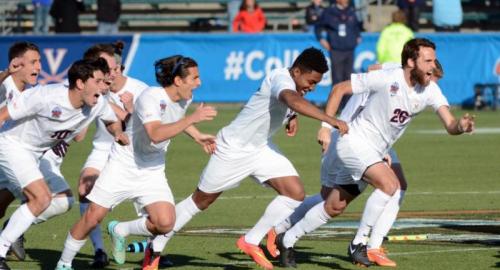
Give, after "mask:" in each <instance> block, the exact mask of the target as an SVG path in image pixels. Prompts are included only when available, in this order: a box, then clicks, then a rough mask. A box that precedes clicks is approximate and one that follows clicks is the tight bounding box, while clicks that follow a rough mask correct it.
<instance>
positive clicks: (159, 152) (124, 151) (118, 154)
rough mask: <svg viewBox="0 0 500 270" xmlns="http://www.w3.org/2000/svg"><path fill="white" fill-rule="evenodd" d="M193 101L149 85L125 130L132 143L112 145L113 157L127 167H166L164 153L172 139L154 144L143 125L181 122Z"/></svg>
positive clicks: (150, 168)
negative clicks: (175, 97) (157, 122)
mask: <svg viewBox="0 0 500 270" xmlns="http://www.w3.org/2000/svg"><path fill="white" fill-rule="evenodd" d="M189 104H191V100H188V101H185V100H184V101H183V100H181V101H179V102H174V101H172V100H171V99H170V97H169V96H168V95H167V93H166V92H165V89H163V88H161V87H149V88H147V89H146V90H144V91H143V92H142V94H141V95H140V96H139V98H138V99H137V101H136V103H135V106H134V113H133V114H132V118H131V119H130V121H129V123H128V125H127V130H126V133H127V135H128V137H129V139H130V141H131V143H130V144H129V145H126V146H122V145H119V144H117V143H114V144H113V147H112V150H111V156H110V159H113V160H115V159H116V160H118V161H119V162H121V163H122V164H124V166H131V167H133V168H136V167H137V168H140V169H149V170H156V169H161V168H164V166H165V152H166V151H167V147H168V145H169V143H170V140H166V141H163V142H161V143H158V144H155V143H153V142H152V141H151V140H150V139H149V136H148V135H147V133H146V130H145V129H144V124H146V123H149V122H153V121H161V123H162V124H169V123H174V122H177V121H179V120H180V119H181V118H183V117H184V115H185V114H186V110H187V108H188V107H189Z"/></svg>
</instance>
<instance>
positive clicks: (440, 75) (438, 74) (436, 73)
mask: <svg viewBox="0 0 500 270" xmlns="http://www.w3.org/2000/svg"><path fill="white" fill-rule="evenodd" d="M434 63H435V64H436V68H435V69H434V70H433V71H432V73H433V74H434V76H435V77H436V78H438V79H441V78H443V76H444V70H443V66H442V65H441V63H440V62H439V61H438V60H437V59H436V61H434Z"/></svg>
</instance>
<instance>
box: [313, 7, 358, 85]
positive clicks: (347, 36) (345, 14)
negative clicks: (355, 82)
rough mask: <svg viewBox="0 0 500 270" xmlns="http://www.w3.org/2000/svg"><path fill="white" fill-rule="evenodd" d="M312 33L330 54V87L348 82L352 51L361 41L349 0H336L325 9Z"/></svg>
mask: <svg viewBox="0 0 500 270" xmlns="http://www.w3.org/2000/svg"><path fill="white" fill-rule="evenodd" d="M314 32H315V34H316V38H317V39H318V40H319V42H320V43H321V46H323V48H325V49H326V50H328V51H329V52H330V60H331V62H330V63H331V67H332V85H335V84H337V83H339V82H342V81H345V80H349V79H350V76H351V73H352V72H353V63H354V49H355V48H356V46H357V45H358V43H359V42H360V41H361V35H360V29H359V22H358V19H357V18H356V14H355V12H354V8H353V7H352V6H349V0H337V2H336V4H335V5H331V6H330V7H328V8H326V9H325V10H324V11H323V14H322V15H321V17H320V19H319V21H318V23H317V24H316V28H315V30H314ZM324 32H326V37H325V36H324V35H323V33H324Z"/></svg>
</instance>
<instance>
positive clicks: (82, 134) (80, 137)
mask: <svg viewBox="0 0 500 270" xmlns="http://www.w3.org/2000/svg"><path fill="white" fill-rule="evenodd" d="M88 130H89V127H86V128H84V129H83V130H82V131H80V133H78V135H76V136H75V138H73V141H75V142H81V141H83V140H84V139H85V136H86V135H87V131H88Z"/></svg>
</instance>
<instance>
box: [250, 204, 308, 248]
mask: <svg viewBox="0 0 500 270" xmlns="http://www.w3.org/2000/svg"><path fill="white" fill-rule="evenodd" d="M300 203H301V201H297V200H294V199H292V198H290V197H286V196H282V195H278V196H277V197H276V198H274V200H272V201H271V203H269V205H268V206H267V208H266V211H264V215H262V217H261V218H260V219H259V221H257V223H256V224H255V226H253V228H252V229H250V231H249V232H247V234H246V235H245V241H246V242H247V243H249V244H252V245H256V246H257V245H259V243H260V241H261V240H262V238H264V236H265V235H266V234H267V232H268V231H269V230H270V229H271V228H272V227H273V226H274V225H276V224H278V223H279V222H281V221H283V220H284V219H285V218H287V217H288V216H290V214H291V213H292V212H293V210H294V209H295V208H297V206H299V205H300Z"/></svg>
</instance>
